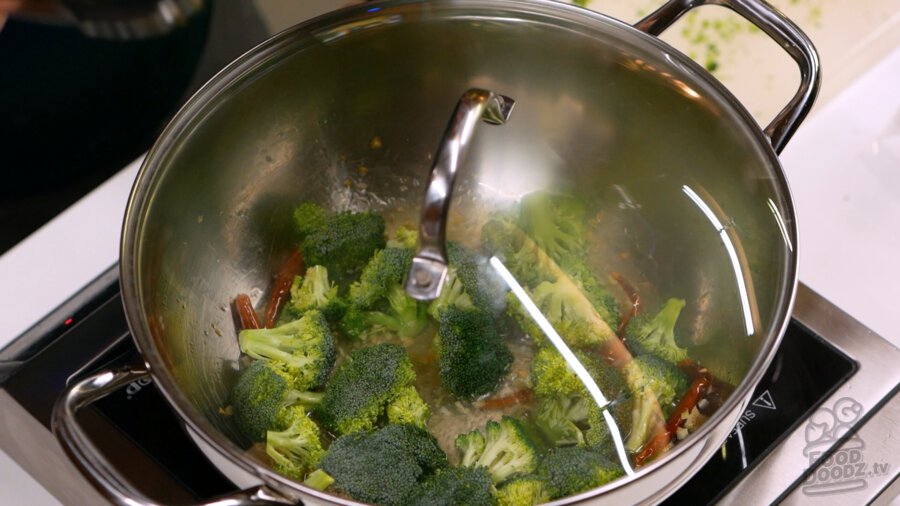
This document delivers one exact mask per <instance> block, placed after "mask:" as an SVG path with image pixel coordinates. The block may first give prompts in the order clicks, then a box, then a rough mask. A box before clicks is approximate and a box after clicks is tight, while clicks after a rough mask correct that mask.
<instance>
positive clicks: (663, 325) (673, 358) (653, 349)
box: [625, 299, 687, 364]
mask: <svg viewBox="0 0 900 506" xmlns="http://www.w3.org/2000/svg"><path fill="white" fill-rule="evenodd" d="M682 308H684V299H669V300H667V301H666V302H665V304H663V307H662V309H660V310H659V312H658V313H657V314H656V315H653V316H649V315H647V314H646V313H645V314H642V315H640V316H638V317H637V318H635V319H634V320H632V321H631V323H630V324H629V325H628V328H627V329H626V330H625V343H626V344H627V345H628V348H629V349H630V350H631V352H632V353H633V354H634V355H644V354H648V353H649V354H653V355H656V356H658V357H660V358H662V359H664V360H667V361H669V362H671V363H672V364H677V363H678V362H680V361H682V360H684V359H685V358H687V351H686V350H685V349H684V348H682V347H681V346H679V345H678V342H677V341H676V339H675V323H676V322H677V321H678V315H680V314H681V310H682Z"/></svg>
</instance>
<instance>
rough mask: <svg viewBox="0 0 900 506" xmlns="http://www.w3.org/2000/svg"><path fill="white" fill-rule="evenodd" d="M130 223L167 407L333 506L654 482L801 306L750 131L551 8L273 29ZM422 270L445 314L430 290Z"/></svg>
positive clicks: (137, 320)
mask: <svg viewBox="0 0 900 506" xmlns="http://www.w3.org/2000/svg"><path fill="white" fill-rule="evenodd" d="M469 90H474V91H469ZM468 93H476V94H478V93H482V94H483V95H478V96H477V97H475V98H476V100H474V102H473V103H470V104H469V107H468V108H467V107H462V106H461V107H460V108H457V109H454V107H456V106H457V105H458V104H459V103H460V97H463V98H465V97H466V96H468V95H467V94H468ZM470 98H471V97H470ZM507 99H511V100H512V101H514V102H515V105H514V107H511V108H510V107H509V106H510V105H511V103H509V102H507ZM473 104H474V105H473ZM448 119H450V121H449V125H450V126H448ZM482 120H486V121H488V122H490V123H502V124H499V125H497V124H495V125H486V124H482V123H483V121H482ZM442 139H443V141H442ZM432 168H434V170H435V172H433V173H430V172H429V169H432ZM451 168H452V170H451ZM442 171H443V172H442ZM448 172H453V177H449V178H448V177H447V174H448ZM429 174H431V176H429ZM435 174H438V176H441V175H443V177H436V176H435ZM426 194H427V195H430V197H429V198H428V199H426V200H425V206H423V198H424V196H425V195H426ZM129 212H130V215H129V217H128V218H127V220H126V230H125V242H124V243H123V244H124V246H123V252H124V253H123V254H124V263H125V264H126V267H125V270H124V271H123V272H126V273H130V276H125V277H126V278H129V277H130V278H133V279H126V280H125V281H124V283H125V289H124V290H125V294H126V298H128V297H130V296H134V297H135V301H132V302H130V303H129V302H128V301H126V305H129V304H132V306H130V309H129V319H130V321H131V323H132V326H133V328H134V330H135V332H134V334H135V338H136V340H137V342H138V345H139V347H140V348H141V351H142V353H143V354H144V356H145V357H146V358H147V360H148V362H149V363H150V364H151V365H152V366H153V370H154V373H155V375H156V376H158V377H159V378H158V379H159V383H160V384H161V385H162V387H163V389H164V390H165V392H166V394H167V396H168V397H169V398H170V400H171V401H172V402H173V404H175V406H176V408H178V409H179V410H180V412H181V413H182V414H183V416H185V418H187V419H188V420H190V421H191V423H193V424H195V426H196V427H199V428H200V429H202V430H201V432H206V433H210V434H212V435H210V436H209V438H210V440H211V441H213V442H215V443H216V444H217V445H218V446H219V447H220V448H223V449H224V450H223V451H226V452H230V454H232V455H235V456H237V458H239V459H249V460H250V461H251V462H253V463H254V465H256V466H259V469H261V471H259V472H262V473H268V474H267V476H269V477H271V478H273V479H278V480H281V482H282V483H284V484H289V485H296V484H298V483H303V484H304V485H305V487H304V488H303V490H304V491H310V490H321V491H324V493H325V494H327V497H330V498H333V499H334V500H336V501H347V500H356V501H362V502H370V503H378V504H406V503H409V502H415V501H423V502H427V501H428V500H430V499H433V498H438V497H443V498H447V497H456V498H459V499H461V500H462V499H463V498H465V499H471V500H472V501H473V502H477V501H476V499H477V500H478V501H482V500H483V501H484V502H485V503H486V504H487V503H491V502H492V501H497V500H499V501H500V502H501V503H503V504H507V503H508V504H513V503H514V504H526V503H529V502H528V501H531V503H539V502H546V501H551V500H557V499H565V498H567V497H571V496H574V495H576V494H580V493H584V492H587V491H591V490H595V489H597V488H599V487H607V489H609V488H614V487H615V486H616V484H617V483H624V482H627V481H628V479H629V477H630V476H632V475H636V476H640V475H641V474H642V473H641V471H642V470H643V469H650V468H652V467H653V466H655V465H657V464H659V463H664V462H666V461H667V459H669V458H670V456H673V455H675V454H677V453H678V452H679V447H681V446H685V447H687V446H689V445H690V444H691V441H692V439H694V437H695V436H694V434H695V433H697V434H696V436H697V437H702V436H703V434H704V431H706V430H708V427H707V426H709V427H712V426H714V425H715V424H717V423H719V422H720V421H721V418H722V416H724V414H722V413H720V412H724V411H728V410H729V409H731V408H733V407H734V406H736V404H737V403H738V401H739V399H740V398H741V394H742V393H745V391H746V392H749V391H750V389H751V388H752V385H748V384H747V381H746V378H748V377H752V376H754V375H756V376H758V374H759V372H761V371H760V369H761V367H762V366H763V365H764V362H765V361H766V360H767V357H768V356H769V354H770V352H771V350H772V349H773V348H774V346H775V344H776V342H777V340H778V337H779V335H780V331H781V329H782V327H783V325H784V322H785V319H786V317H787V314H788V312H789V306H790V304H791V301H792V294H793V289H794V284H795V282H796V255H795V252H794V251H793V248H794V244H795V239H796V232H795V230H794V224H793V210H792V207H791V204H790V199H789V195H788V192H787V188H786V185H785V182H784V178H783V175H782V173H781V169H780V167H779V166H778V162H777V159H776V158H775V155H774V153H773V152H772V149H771V147H770V146H769V145H768V144H767V143H766V139H765V137H764V136H763V135H762V133H761V132H760V131H759V128H758V127H757V126H756V125H755V124H754V123H753V120H752V119H750V117H749V115H748V114H747V113H746V111H745V110H744V109H743V108H742V107H741V106H740V105H739V104H737V103H736V102H735V101H734V99H733V98H732V97H731V96H730V95H729V94H728V93H727V91H725V90H724V89H722V88H721V86H720V85H719V84H718V83H717V82H715V80H714V79H713V78H712V77H710V76H709V75H708V74H707V73H706V72H705V71H703V70H702V69H701V68H700V67H698V66H697V65H695V64H693V63H692V62H690V61H689V60H688V59H687V58H686V57H684V56H683V55H680V54H678V53H676V52H674V50H672V49H671V48H669V47H668V46H666V45H665V44H663V43H662V42H659V41H657V40H656V39H654V38H652V37H649V36H647V35H646V34H642V33H640V32H637V31H636V30H633V29H631V28H629V27H627V26H626V25H623V24H621V23H619V22H617V21H614V20H611V19H608V18H605V17H603V16H600V15H597V14H588V13H586V12H584V11H581V10H578V9H574V8H570V7H564V6H559V5H557V4H556V3H555V2H435V3H433V4H427V6H423V5H422V4H421V3H419V2H400V3H389V4H381V5H379V6H373V7H369V8H367V9H363V8H357V9H355V10H351V11H348V12H346V13H343V14H336V15H331V16H328V17H324V18H321V19H319V20H317V21H315V22H313V23H312V24H309V25H306V26H303V27H301V28H298V29H296V30H293V31H288V32H286V33H284V34H282V35H280V36H277V37H276V38H274V39H272V40H271V41H269V42H267V43H266V44H264V45H263V46H261V47H260V48H257V50H255V51H254V52H253V53H251V54H249V55H247V56H245V57H244V58H242V59H241V60H239V61H238V62H236V63H235V64H234V65H233V66H232V67H230V68H229V69H227V70H226V71H225V72H223V74H221V75H219V76H218V77H217V78H216V79H215V80H214V81H212V82H211V83H210V84H209V85H207V87H206V88H204V89H203V90H202V91H201V92H200V93H199V94H198V96H196V97H194V99H192V101H191V102H190V103H189V104H188V106H186V108H185V110H183V111H182V112H181V113H179V115H178V117H177V118H176V120H175V121H174V122H173V124H172V125H170V127H169V128H168V129H167V131H166V132H165V133H164V135H163V137H162V139H161V140H160V141H159V142H158V143H157V146H156V147H155V148H154V151H153V152H152V153H151V154H150V156H149V158H148V162H147V164H146V165H145V167H144V169H143V171H142V174H141V176H140V178H139V180H138V183H137V185H136V187H135V193H134V195H133V198H132V202H131V205H130V211H129ZM414 258H418V259H419V260H422V261H423V262H426V263H427V262H433V263H434V265H437V266H438V270H437V271H436V272H437V273H438V275H439V278H440V282H439V284H440V285H441V290H439V292H440V293H439V295H437V294H432V295H431V296H424V297H418V296H417V298H413V297H411V296H410V295H409V293H408V291H407V286H408V285H407V283H413V284H414V282H415V281H416V279H418V278H417V277H416V276H415V274H413V275H412V276H410V275H409V273H410V270H411V268H412V267H413V265H414ZM131 260H133V261H131ZM444 262H446V270H444V269H443V267H444V265H442V264H443V263H444ZM423 265H425V264H423ZM422 280H425V278H422ZM425 284H427V283H425ZM435 295H436V297H435ZM736 391H737V393H736V394H734V395H732V394H733V393H734V392H736ZM660 465H661V464H660ZM644 474H646V473H644ZM607 489H604V490H607ZM454 494H459V495H454ZM322 497H325V496H324V495H323V496H322ZM524 498H527V501H526V499H524Z"/></svg>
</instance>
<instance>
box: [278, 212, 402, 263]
mask: <svg viewBox="0 0 900 506" xmlns="http://www.w3.org/2000/svg"><path fill="white" fill-rule="evenodd" d="M294 220H295V222H298V218H297V213H296V212H295V216H294ZM311 223H314V220H313V219H311V218H310V219H309V220H308V221H306V222H303V225H300V226H301V227H304V226H306V225H309V226H308V227H306V229H305V231H306V234H305V235H304V236H303V239H302V240H301V242H300V252H301V253H302V254H303V260H304V261H305V262H306V264H307V265H324V266H325V267H326V268H327V269H328V272H330V273H331V274H332V275H333V276H345V275H347V274H348V273H353V272H357V271H359V269H360V268H362V266H364V265H365V264H366V262H367V261H368V260H369V259H370V258H371V257H372V255H373V254H374V253H375V252H376V251H378V250H380V249H382V248H384V245H385V241H384V218H383V217H382V216H381V215H380V214H376V213H352V212H349V211H345V212H341V213H338V214H335V215H332V216H326V217H325V222H324V223H322V224H321V226H319V227H313V226H312V225H311Z"/></svg>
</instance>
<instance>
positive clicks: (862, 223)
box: [0, 0, 900, 506]
mask: <svg viewBox="0 0 900 506" xmlns="http://www.w3.org/2000/svg"><path fill="white" fill-rule="evenodd" d="M835 2H836V3H837V4H841V1H839V0H835ZM597 3H600V2H599V1H598V2H597ZM656 3H661V2H652V3H651V5H655V4H656ZM810 3H811V2H808V1H807V2H802V3H801V5H807V6H809V4H810ZM812 3H813V4H815V2H812ZM868 3H872V4H873V5H874V4H875V3H878V5H879V6H882V7H883V6H884V5H890V6H892V8H893V9H894V10H893V11H892V12H894V13H895V14H896V13H900V2H898V1H896V0H891V1H889V2H884V1H882V2H868ZM868 3H866V2H860V3H859V4H847V2H844V4H847V5H868ZM790 4H791V5H796V2H795V1H791V2H790ZM593 5H594V4H592V6H593ZM848 8H849V7H848ZM867 15H871V14H867ZM898 19H900V18H898V17H897V16H891V17H888V18H885V19H883V20H882V21H884V23H882V24H881V25H879V26H880V27H882V28H883V27H884V26H885V24H886V25H887V26H888V27H889V28H892V29H893V28H896V26H897V25H898V24H900V23H898V22H897V21H898ZM801 21H802V20H801ZM820 22H821V20H820ZM800 24H801V26H803V23H802V22H801V23H800ZM803 28H804V29H807V27H806V26H803ZM809 31H810V32H811V36H812V37H813V40H814V41H815V42H817V44H818V41H817V39H816V37H815V33H816V31H817V29H816V28H815V27H813V29H811V30H809ZM896 32H897V31H896V30H894V31H893V32H892V31H891V30H884V29H881V30H876V29H873V30H871V31H870V32H867V33H865V35H866V37H865V39H866V44H867V45H865V46H864V47H863V46H860V47H857V46H854V47H853V48H850V49H847V50H845V51H844V52H843V53H842V58H843V60H842V61H841V60H838V61H839V62H841V63H840V65H837V68H836V69H835V71H834V72H832V73H829V70H828V69H829V65H830V64H833V63H834V62H835V60H828V59H826V57H825V55H826V53H825V52H824V51H823V62H824V66H825V85H824V88H823V96H822V98H823V99H824V100H820V102H819V104H818V105H817V108H816V110H815V111H814V113H813V115H812V116H811V117H810V119H808V120H807V122H806V123H805V124H804V125H803V126H802V127H801V129H800V130H799V131H798V133H797V135H796V136H795V138H794V139H793V140H792V141H791V142H790V144H789V145H788V147H787V149H786V150H785V152H784V154H783V155H782V161H783V165H784V167H785V171H786V172H787V175H788V179H789V181H790V184H791V188H792V191H793V194H794V198H795V201H796V205H797V209H798V215H799V222H800V230H801V237H800V240H801V243H800V265H801V267H800V279H801V280H802V281H803V282H805V283H806V284H808V285H809V286H810V287H812V288H813V289H814V290H816V291H818V292H819V293H821V294H822V295H824V296H825V297H826V298H828V299H829V300H831V301H833V302H834V303H836V304H837V305H838V306H840V307H841V308H843V309H844V310H845V311H847V312H848V313H850V314H851V315H852V316H854V317H856V318H857V319H858V320H860V321H861V322H863V323H864V324H865V325H867V326H869V327H870V328H872V329H873V330H874V331H875V332H877V333H879V334H881V335H882V336H884V337H885V338H887V339H888V340H890V341H891V342H893V343H894V344H895V345H896V346H898V347H900V317H898V316H897V313H894V312H893V311H894V309H895V308H894V307H893V305H894V303H895V301H896V296H897V294H898V288H897V286H900V262H898V261H897V258H898V252H900V93H898V92H897V91H896V89H897V83H898V82H900V45H898V39H900V38H898V36H897V34H896ZM841 33H842V35H841V37H843V39H842V40H845V39H846V36H845V35H843V32H841ZM860 40H862V38H860ZM823 42H824V45H825V46H829V47H830V43H829V42H828V40H825V41H823ZM858 42H859V41H858ZM866 48H867V51H863V49H866ZM851 49H852V50H851ZM830 62H831V63H830ZM863 71H865V74H864V75H863V76H862V77H861V78H858V79H855V77H856V75H857V73H861V72H863ZM831 76H834V81H833V82H834V83H835V84H834V85H830V84H829V78H830V77H831ZM723 81H725V82H726V84H728V78H727V77H723ZM736 93H737V92H736ZM738 95H739V96H740V95H741V94H740V93H738ZM742 98H743V97H742ZM778 100H780V99H778ZM778 103H781V102H778ZM767 107H768V106H767V105H765V104H763V105H761V106H760V108H759V111H760V115H761V116H760V117H768V116H770V115H769V114H768V108H767ZM139 163H140V160H138V161H135V162H134V163H132V164H131V165H129V166H128V167H126V168H125V169H123V170H122V171H121V172H120V173H119V174H117V175H116V176H114V177H113V178H112V179H110V180H109V181H108V182H106V183H105V184H104V185H102V186H101V187H99V188H98V189H97V190H95V191H94V192H93V193H91V194H90V195H88V196H87V197H85V198H84V199H82V200H81V201H79V202H78V203H77V204H75V205H74V206H72V207H71V208H70V209H68V210H67V211H66V212H64V213H63V214H61V215H60V216H58V217H57V218H55V219H54V220H53V221H51V222H50V223H48V224H47V225H46V226H44V227H43V228H41V229H40V230H38V231H37V232H35V233H34V234H33V235H32V236H30V237H29V238H28V239H26V240H25V241H23V242H22V243H20V244H19V245H17V246H16V247H15V248H13V249H12V250H10V251H9V252H7V253H6V254H4V255H3V256H0V279H2V280H3V289H2V290H0V307H3V308H4V313H5V314H4V317H3V318H0V348H2V347H3V346H4V345H5V344H7V343H9V342H10V341H12V340H13V339H14V338H15V337H17V336H18V335H20V334H21V333H22V332H24V331H25V330H27V329H28V328H29V327H30V326H31V325H33V324H34V323H35V322H37V321H38V320H40V319H41V318H42V317H43V316H44V315H45V314H47V313H48V312H49V311H50V310H52V309H53V308H55V307H56V306H58V305H59V304H61V303H62V302H64V301H65V300H66V299H67V298H68V297H70V296H71V295H72V294H74V293H76V292H77V291H78V290H79V289H80V288H81V287H83V286H84V285H86V284H87V283H88V282H90V281H91V280H92V279H94V278H95V277H96V276H97V275H99V274H100V273H101V272H103V271H104V270H106V269H107V268H109V267H110V266H112V265H114V264H115V263H116V261H117V258H118V245H119V232H120V226H121V221H122V216H123V213H124V207H125V203H126V200H127V197H128V194H129V191H130V188H131V184H132V182H133V180H134V177H135V174H136V172H137V169H138V166H139ZM47 265H55V268H54V269H52V270H51V269H47V268H46V266H47ZM0 503H4V504H31V505H34V506H37V505H44V504H46V505H50V504H58V503H57V501H56V500H55V499H54V498H53V497H52V496H50V495H49V494H48V493H47V492H46V491H44V490H43V489H42V488H41V487H40V486H39V485H37V484H36V483H35V482H33V480H31V479H30V478H29V477H28V476H27V475H26V474H25V473H24V472H22V471H21V469H19V468H18V466H17V465H16V464H15V463H14V462H13V461H11V460H10V459H9V458H8V457H7V456H6V455H4V454H3V453H2V452H0Z"/></svg>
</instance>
